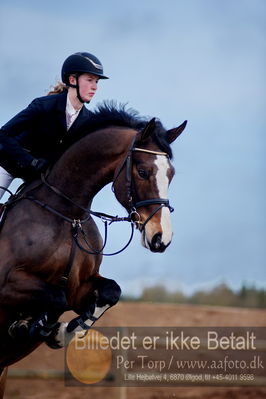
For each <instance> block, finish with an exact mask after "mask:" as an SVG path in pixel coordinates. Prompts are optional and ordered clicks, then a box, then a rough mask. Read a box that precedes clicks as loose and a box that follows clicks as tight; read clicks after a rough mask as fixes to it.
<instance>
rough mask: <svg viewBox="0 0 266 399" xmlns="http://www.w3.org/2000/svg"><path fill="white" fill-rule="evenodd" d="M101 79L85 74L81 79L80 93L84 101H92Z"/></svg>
mask: <svg viewBox="0 0 266 399" xmlns="http://www.w3.org/2000/svg"><path fill="white" fill-rule="evenodd" d="M98 81H99V78H98V76H96V75H91V74H89V73H83V74H82V75H80V77H79V93H80V96H81V98H82V99H83V100H84V101H90V100H91V99H92V97H93V96H94V94H95V93H96V90H97V85H98Z"/></svg>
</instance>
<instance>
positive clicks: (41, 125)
mask: <svg viewBox="0 0 266 399" xmlns="http://www.w3.org/2000/svg"><path fill="white" fill-rule="evenodd" d="M61 77H62V83H61V82H60V83H59V84H58V85H56V86H55V87H54V89H53V90H52V91H50V92H49V93H48V95H47V96H44V97H40V98H36V99H35V100H33V101H32V103H31V104H30V105H29V106H28V107H27V108H25V109H24V110H23V111H21V112H20V113H18V114H17V115H16V116H15V117H13V118H12V119H11V120H10V121H9V122H7V123H6V124H5V125H4V126H3V127H2V128H1V129H0V186H2V187H4V188H7V187H8V186H9V185H10V183H11V182H12V180H13V179H14V178H17V177H19V178H21V179H23V180H26V181H31V180H33V179H36V178H38V177H40V174H41V173H42V172H45V170H46V169H47V167H48V166H49V165H51V164H54V163H55V161H56V160H57V159H58V158H59V157H60V156H61V155H62V154H63V152H64V151H65V150H66V149H67V148H68V147H69V146H70V145H71V144H73V143H74V142H75V141H77V140H78V139H79V138H81V137H82V136H83V135H84V134H86V126H87V122H88V121H89V119H90V114H91V112H90V111H89V110H88V109H87V108H86V107H85V106H84V103H89V102H90V100H91V99H92V97H93V96H94V94H95V92H96V90H97V83H98V80H99V79H108V78H107V76H105V75H104V74H103V66H102V64H101V62H100V61H99V59H98V58H96V57H95V56H94V55H92V54H90V53H87V52H78V53H75V54H71V55H70V56H69V57H68V58H67V59H66V60H65V61H64V63H63V66H62V71H61ZM4 192H5V191H4V190H3V189H1V188H0V199H1V197H2V196H3V194H4Z"/></svg>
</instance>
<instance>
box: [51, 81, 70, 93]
mask: <svg viewBox="0 0 266 399" xmlns="http://www.w3.org/2000/svg"><path fill="white" fill-rule="evenodd" d="M67 90H68V86H67V85H65V83H63V82H57V83H56V84H55V85H54V86H51V90H50V91H49V93H48V94H47V95H48V96H50V95H52V94H60V93H63V91H67Z"/></svg>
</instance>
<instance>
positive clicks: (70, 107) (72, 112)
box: [66, 93, 82, 116]
mask: <svg viewBox="0 0 266 399" xmlns="http://www.w3.org/2000/svg"><path fill="white" fill-rule="evenodd" d="M81 108H82V106H81V107H80V109H75V108H74V107H73V105H72V103H71V101H70V98H69V93H67V103H66V112H67V113H68V114H69V115H70V116H74V115H78V113H79V112H80V110H81Z"/></svg>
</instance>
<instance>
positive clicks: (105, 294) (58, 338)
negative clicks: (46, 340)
mask: <svg viewBox="0 0 266 399" xmlns="http://www.w3.org/2000/svg"><path fill="white" fill-rule="evenodd" d="M92 282H93V287H94V290H95V292H96V297H95V298H96V300H95V302H94V303H89V304H87V310H86V311H84V312H82V313H81V314H80V315H79V316H78V317H75V318H74V319H73V320H71V321H70V322H69V323H61V325H60V326H59V328H58V330H57V332H56V334H55V335H54V337H53V344H51V346H52V347H59V348H60V347H63V346H65V345H67V344H68V343H69V342H70V341H71V339H72V338H73V337H74V335H75V333H76V332H78V331H82V330H88V329H90V328H91V326H92V325H93V324H94V323H95V322H96V321H97V320H98V319H99V318H100V317H101V316H102V315H103V314H104V313H105V312H106V310H107V309H109V308H111V307H112V306H114V305H115V304H116V303H117V302H118V301H119V298H120V295H121V289H120V287H119V285H118V284H117V283H116V282H115V281H114V280H110V279H107V278H104V277H101V276H97V277H95V278H94V279H93V281H92ZM83 302H84V301H83Z"/></svg>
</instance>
